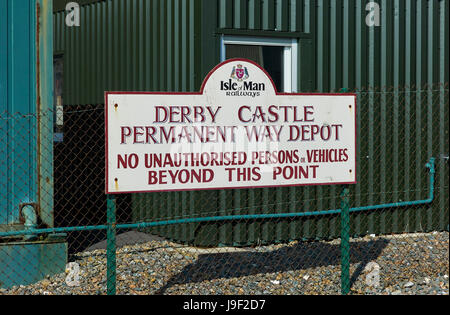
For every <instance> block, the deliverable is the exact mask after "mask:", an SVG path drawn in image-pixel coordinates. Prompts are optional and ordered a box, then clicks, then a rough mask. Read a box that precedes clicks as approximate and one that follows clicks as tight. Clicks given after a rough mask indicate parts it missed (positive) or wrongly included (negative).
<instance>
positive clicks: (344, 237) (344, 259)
mask: <svg viewBox="0 0 450 315" xmlns="http://www.w3.org/2000/svg"><path fill="white" fill-rule="evenodd" d="M349 292H350V190H349V188H348V185H344V186H343V190H342V193H341V293H342V294H343V295H347V294H348V293H349Z"/></svg>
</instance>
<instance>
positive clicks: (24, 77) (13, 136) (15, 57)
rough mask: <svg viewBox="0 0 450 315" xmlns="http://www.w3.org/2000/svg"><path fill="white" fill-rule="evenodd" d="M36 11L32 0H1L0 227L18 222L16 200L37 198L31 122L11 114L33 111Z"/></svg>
mask: <svg viewBox="0 0 450 315" xmlns="http://www.w3.org/2000/svg"><path fill="white" fill-rule="evenodd" d="M35 12H36V6H35V1H28V0H22V1H13V0H1V1H0V129H1V131H2V138H1V140H0V158H1V160H2V161H6V163H4V162H2V164H1V169H0V187H1V189H2V193H1V198H0V228H4V227H2V225H14V224H19V223H20V222H19V204H20V203H24V202H32V201H36V193H37V191H36V189H37V187H36V185H35V179H36V165H35V160H36V155H35V154H36V142H34V141H32V139H33V137H35V135H36V123H35V121H34V120H33V119H32V118H29V119H27V118H23V119H20V117H21V116H20V115H19V114H16V113H20V114H21V115H27V114H35V113H36V88H35V78H36V75H35V73H36V55H35V52H36V41H35V26H36V22H35V21H36V15H35ZM24 132H25V134H23V133H24ZM28 133H29V135H28ZM30 140H31V141H30ZM24 163H25V165H30V166H31V167H30V168H24V167H23V166H22V165H23V164H24ZM33 179H34V180H33Z"/></svg>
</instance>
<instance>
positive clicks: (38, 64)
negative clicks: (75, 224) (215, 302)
mask: <svg viewBox="0 0 450 315" xmlns="http://www.w3.org/2000/svg"><path fill="white" fill-rule="evenodd" d="M40 19H41V6H40V4H39V1H37V2H36V118H37V121H36V123H37V126H36V127H37V144H36V145H37V148H36V153H37V167H36V171H37V184H38V185H37V202H36V204H37V207H36V211H37V213H38V214H40V206H39V205H40V200H41V185H40V183H41V81H40V73H41V62H40V60H41V54H40V53H41V51H40V33H41V32H40Z"/></svg>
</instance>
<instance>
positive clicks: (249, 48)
mask: <svg viewBox="0 0 450 315" xmlns="http://www.w3.org/2000/svg"><path fill="white" fill-rule="evenodd" d="M225 51H226V59H232V58H246V59H250V60H253V61H254V62H256V63H258V64H259V65H261V66H262V67H263V68H264V69H266V71H267V72H268V73H269V75H270V76H271V77H272V79H273V82H274V83H275V86H276V87H277V90H278V91H283V89H282V87H283V52H284V47H279V46H258V45H234V44H231V45H225Z"/></svg>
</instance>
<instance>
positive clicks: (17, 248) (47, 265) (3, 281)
mask: <svg viewBox="0 0 450 315" xmlns="http://www.w3.org/2000/svg"><path fill="white" fill-rule="evenodd" d="M66 264H67V243H66V242H63V241H52V242H48V241H47V242H32V243H6V244H1V243H0V288H3V289H8V288H11V287H13V286H17V285H28V284H33V283H36V282H38V281H40V280H42V279H44V278H45V277H46V276H48V275H55V274H60V273H64V272H65V268H66Z"/></svg>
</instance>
